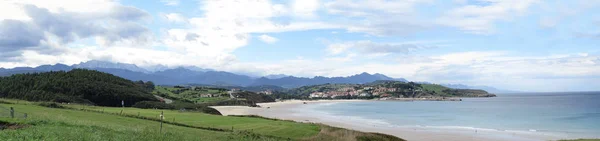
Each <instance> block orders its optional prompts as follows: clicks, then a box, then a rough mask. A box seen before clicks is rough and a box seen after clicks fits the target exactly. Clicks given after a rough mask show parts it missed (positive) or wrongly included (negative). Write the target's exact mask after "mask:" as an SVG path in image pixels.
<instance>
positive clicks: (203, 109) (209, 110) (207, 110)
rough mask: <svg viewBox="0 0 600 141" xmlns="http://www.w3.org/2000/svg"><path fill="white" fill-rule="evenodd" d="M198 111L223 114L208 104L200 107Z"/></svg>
mask: <svg viewBox="0 0 600 141" xmlns="http://www.w3.org/2000/svg"><path fill="white" fill-rule="evenodd" d="M198 111H200V112H203V113H207V114H213V115H222V114H221V112H219V110H217V109H215V108H211V107H206V106H203V107H199V108H198Z"/></svg>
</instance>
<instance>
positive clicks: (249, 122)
mask: <svg viewBox="0 0 600 141" xmlns="http://www.w3.org/2000/svg"><path fill="white" fill-rule="evenodd" d="M16 102H17V101H16V100H4V99H0V108H7V107H14V108H15V111H16V112H19V113H27V114H28V118H26V119H22V118H15V119H12V118H7V117H0V139H2V140H9V141H10V140H102V141H104V140H382V141H386V140H392V141H393V140H401V139H399V138H396V137H393V136H389V135H383V134H376V133H364V132H358V131H352V130H347V129H342V128H333V127H329V126H325V125H318V124H307V123H297V122H291V121H282V120H273V119H265V118H256V117H225V116H218V115H208V114H204V113H196V112H179V111H171V110H152V109H137V108H115V107H95V106H83V105H74V104H62V105H61V106H64V107H65V108H48V107H42V106H38V105H39V103H36V102H27V101H18V102H19V104H7V103H16ZM79 109H85V110H79ZM121 110H123V112H122V114H121ZM101 111H104V112H101ZM161 111H162V112H164V115H165V120H166V121H169V122H173V120H174V122H175V123H177V124H171V123H169V124H167V123H165V124H163V131H162V133H161V132H159V129H160V122H157V121H154V120H151V119H148V118H146V117H149V118H158V115H159V113H160V112H161ZM138 113H139V115H140V117H137V114H138ZM125 114H126V115H125ZM132 115H135V116H132ZM134 117H137V118H134ZM141 117H144V118H146V119H143V118H141ZM9 123H10V124H11V125H13V124H17V125H19V126H18V127H23V128H21V129H10V127H11V126H9V129H5V130H1V129H2V128H4V125H8V124H9ZM182 125H185V126H182ZM197 127H210V128H217V129H225V130H224V131H218V130H205V128H197ZM232 127H233V131H231V128H232Z"/></svg>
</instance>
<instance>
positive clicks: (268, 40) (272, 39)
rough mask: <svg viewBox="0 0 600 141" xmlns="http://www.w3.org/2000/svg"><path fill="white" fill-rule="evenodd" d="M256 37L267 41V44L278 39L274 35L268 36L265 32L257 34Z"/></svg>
mask: <svg viewBox="0 0 600 141" xmlns="http://www.w3.org/2000/svg"><path fill="white" fill-rule="evenodd" d="M258 39H260V40H261V41H263V42H265V43H268V44H272V43H275V42H277V41H278V40H279V39H277V38H275V37H272V36H269V35H266V34H263V35H260V36H258Z"/></svg>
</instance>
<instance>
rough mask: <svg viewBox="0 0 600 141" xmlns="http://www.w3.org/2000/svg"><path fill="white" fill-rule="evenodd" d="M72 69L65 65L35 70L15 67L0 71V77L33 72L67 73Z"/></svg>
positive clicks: (45, 66)
mask: <svg viewBox="0 0 600 141" xmlns="http://www.w3.org/2000/svg"><path fill="white" fill-rule="evenodd" d="M72 69H73V67H70V66H67V65H65V64H55V65H41V66H38V67H35V68H32V67H16V68H12V69H4V68H2V69H0V76H11V75H13V74H23V73H35V72H48V71H69V70H72Z"/></svg>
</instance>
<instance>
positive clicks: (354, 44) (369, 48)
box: [327, 40, 435, 55]
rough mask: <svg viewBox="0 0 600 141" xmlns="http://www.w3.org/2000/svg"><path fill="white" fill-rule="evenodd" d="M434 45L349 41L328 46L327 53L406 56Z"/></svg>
mask: <svg viewBox="0 0 600 141" xmlns="http://www.w3.org/2000/svg"><path fill="white" fill-rule="evenodd" d="M434 47H435V46H434V45H426V44H421V43H417V42H406V43H376V42H372V41H369V40H363V41H349V42H343V43H333V44H330V45H328V47H327V51H328V52H329V53H330V54H333V55H336V54H340V53H344V52H347V51H350V52H357V53H361V54H395V53H399V54H406V53H409V52H413V51H416V50H420V49H426V48H434Z"/></svg>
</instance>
